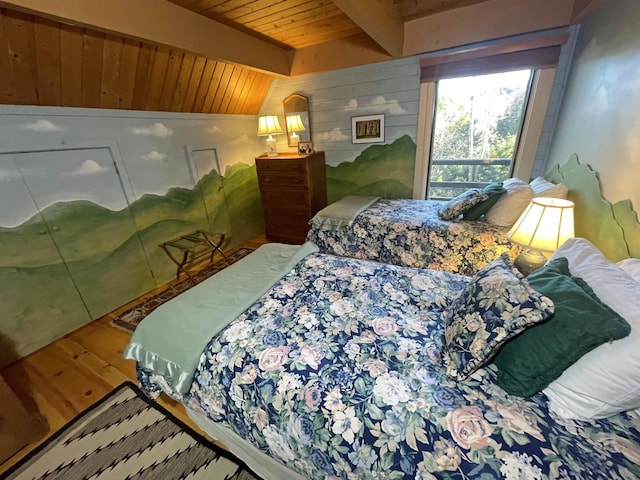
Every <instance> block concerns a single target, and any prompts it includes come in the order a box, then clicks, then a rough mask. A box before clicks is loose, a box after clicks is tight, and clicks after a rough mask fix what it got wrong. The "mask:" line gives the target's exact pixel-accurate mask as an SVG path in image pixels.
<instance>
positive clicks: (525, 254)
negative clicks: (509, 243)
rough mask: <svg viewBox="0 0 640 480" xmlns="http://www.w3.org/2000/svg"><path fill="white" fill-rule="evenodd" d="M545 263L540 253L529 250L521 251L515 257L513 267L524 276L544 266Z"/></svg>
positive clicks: (545, 260)
mask: <svg viewBox="0 0 640 480" xmlns="http://www.w3.org/2000/svg"><path fill="white" fill-rule="evenodd" d="M545 263H547V259H546V257H545V256H544V255H543V254H542V253H540V251H538V250H532V249H530V250H524V251H522V252H521V253H520V255H518V256H517V257H516V259H515V261H514V262H513V265H514V266H515V267H516V268H517V269H518V270H519V271H520V273H522V274H523V275H525V276H526V275H529V274H530V273H531V272H535V271H536V270H538V269H539V268H540V267H542V266H544V264H545Z"/></svg>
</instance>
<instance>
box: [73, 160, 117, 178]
mask: <svg viewBox="0 0 640 480" xmlns="http://www.w3.org/2000/svg"><path fill="white" fill-rule="evenodd" d="M107 170H109V169H108V168H106V167H103V166H101V165H100V164H99V163H98V162H96V161H95V160H85V161H84V162H82V164H81V165H80V166H79V167H78V168H76V169H75V170H73V171H72V172H70V173H67V174H66V175H67V176H69V177H86V176H89V175H98V174H100V173H102V172H106V171H107Z"/></svg>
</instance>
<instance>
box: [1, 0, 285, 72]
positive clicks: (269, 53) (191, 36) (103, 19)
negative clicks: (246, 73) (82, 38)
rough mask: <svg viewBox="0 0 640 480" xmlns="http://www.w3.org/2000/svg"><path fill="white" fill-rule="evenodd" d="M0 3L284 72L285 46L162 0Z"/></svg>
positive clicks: (8, 0)
mask: <svg viewBox="0 0 640 480" xmlns="http://www.w3.org/2000/svg"><path fill="white" fill-rule="evenodd" d="M0 6H1V7H5V8H8V9H14V10H20V11H22V12H27V13H31V14H33V15H37V16H41V17H45V18H49V19H53V20H56V21H60V22H63V23H70V24H72V25H77V26H82V27H86V28H90V29H94V30H99V31H104V32H109V33H112V34H116V35H120V36H123V37H126V38H133V39H136V40H139V41H145V42H149V43H152V44H159V45H166V46H169V47H173V48H178V49H181V50H185V51H187V52H191V53H195V54H196V55H201V56H204V57H207V58H212V59H215V60H222V61H224V62H229V63H234V64H239V65H243V66H246V67H248V68H252V69H255V70H258V71H261V72H266V73H272V74H277V75H288V74H289V52H288V50H285V49H284V48H280V47H277V46H275V45H273V44H271V43H268V42H265V41H263V40H260V39H257V38H255V37H252V36H250V35H247V34H245V33H243V32H240V31H238V30H235V29H233V28H230V27H228V26H226V25H223V24H221V23H219V22H216V21H214V20H211V19H209V18H206V17H204V16H202V15H198V14H196V13H194V12H191V11H189V10H187V9H185V8H182V7H180V6H178V5H175V4H173V3H171V2H168V1H166V0H160V1H159V0H108V1H104V0H63V1H51V0H0Z"/></svg>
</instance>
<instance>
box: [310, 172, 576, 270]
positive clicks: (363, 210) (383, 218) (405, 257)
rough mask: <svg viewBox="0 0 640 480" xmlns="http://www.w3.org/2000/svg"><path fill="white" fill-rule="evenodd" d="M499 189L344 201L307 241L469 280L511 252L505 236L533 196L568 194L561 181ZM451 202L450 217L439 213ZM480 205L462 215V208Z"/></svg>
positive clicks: (511, 183) (317, 222) (324, 213)
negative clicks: (444, 198)
mask: <svg viewBox="0 0 640 480" xmlns="http://www.w3.org/2000/svg"><path fill="white" fill-rule="evenodd" d="M502 185H504V187H505V188H504V189H503V188H500V187H498V185H495V184H494V185H490V186H488V188H485V189H483V190H485V191H488V192H491V193H495V194H497V195H495V196H494V195H486V194H484V193H482V191H480V190H479V189H470V190H469V191H467V192H465V193H464V194H462V195H460V196H459V197H457V198H456V199H453V200H452V201H451V202H445V201H438V200H409V199H395V200H389V199H382V198H378V197H358V196H348V197H345V198H343V199H340V200H338V201H337V202H335V203H334V204H331V205H329V206H328V207H326V208H325V209H323V210H321V211H320V212H318V213H317V214H316V215H315V216H314V218H313V219H312V220H311V221H310V222H309V223H310V230H309V233H308V235H307V241H309V242H313V243H315V244H316V245H318V247H319V248H320V251H322V252H324V253H331V254H334V255H342V256H347V257H353V258H361V259H368V260H376V261H379V262H383V263H391V264H394V265H405V266H409V267H419V268H429V269H434V270H444V271H448V272H452V273H459V274H461V275H473V274H474V273H476V272H477V271H478V270H479V269H480V268H482V267H484V266H485V265H487V264H488V263H489V262H491V261H493V260H495V259H496V258H498V257H499V256H500V255H502V254H503V253H508V254H509V256H510V257H511V258H512V259H514V258H515V257H516V256H517V255H518V253H519V252H520V248H519V247H518V246H516V245H514V244H512V243H511V242H509V240H508V239H507V232H508V231H509V228H510V227H511V225H512V224H513V223H514V222H515V221H516V220H517V218H518V216H519V215H520V213H522V212H523V211H524V209H525V208H526V206H527V205H528V204H529V201H530V200H531V199H532V198H533V197H534V196H554V197H557V198H566V195H567V189H566V187H565V186H564V185H563V184H552V183H551V182H547V181H545V180H544V179H542V178H539V179H536V180H534V181H533V182H532V183H531V184H527V183H525V182H523V181H521V180H518V179H509V180H507V181H505V182H504V183H500V186H502ZM496 188H497V189H496ZM470 194H471V195H470ZM500 195H502V196H500ZM476 202H478V203H481V205H476ZM450 204H453V205H454V207H455V208H454V210H453V214H450V213H448V214H445V215H443V211H444V210H445V209H447V212H450V211H451V210H450V209H449V208H448V206H449V205H450ZM482 205H485V206H486V208H484V209H481V210H480V211H478V214H477V215H470V216H469V217H467V211H466V210H467V209H469V208H473V209H476V208H479V207H481V206H482ZM489 209H490V211H489ZM462 213H464V216H463V215H462ZM485 213H486V215H485ZM485 217H486V219H485ZM469 218H472V219H469Z"/></svg>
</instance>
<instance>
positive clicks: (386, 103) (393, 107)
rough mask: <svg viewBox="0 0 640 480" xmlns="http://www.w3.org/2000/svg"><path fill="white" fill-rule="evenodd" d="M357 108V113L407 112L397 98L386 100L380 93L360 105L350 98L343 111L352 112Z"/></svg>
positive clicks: (390, 113)
mask: <svg viewBox="0 0 640 480" xmlns="http://www.w3.org/2000/svg"><path fill="white" fill-rule="evenodd" d="M354 110H357V111H358V113H362V114H366V113H388V114H389V115H402V114H404V113H408V112H407V111H406V110H405V109H404V108H402V107H401V106H400V104H399V103H398V100H395V99H391V100H387V99H386V98H384V97H383V96H382V95H377V96H375V97H373V98H372V99H371V101H370V102H368V103H365V104H364V105H362V106H359V105H358V101H357V100H356V99H355V98H352V99H351V100H349V101H348V102H347V105H346V107H344V111H345V112H353V111H354Z"/></svg>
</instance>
